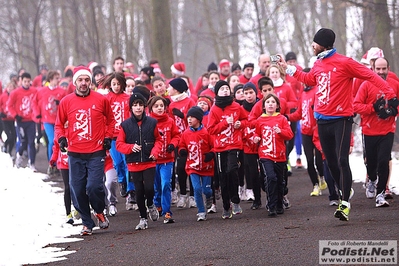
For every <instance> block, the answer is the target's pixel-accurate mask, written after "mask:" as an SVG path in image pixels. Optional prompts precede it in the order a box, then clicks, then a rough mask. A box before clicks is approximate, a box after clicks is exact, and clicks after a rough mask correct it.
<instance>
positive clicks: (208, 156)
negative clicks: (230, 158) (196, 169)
mask: <svg viewBox="0 0 399 266" xmlns="http://www.w3.org/2000/svg"><path fill="white" fill-rule="evenodd" d="M214 157H215V154H214V153H213V152H207V153H205V159H204V162H206V163H207V162H210V161H211V160H212V159H213V158H214Z"/></svg>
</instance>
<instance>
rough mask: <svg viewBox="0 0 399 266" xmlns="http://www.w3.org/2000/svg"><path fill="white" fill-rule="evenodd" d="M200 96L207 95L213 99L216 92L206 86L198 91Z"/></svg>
mask: <svg viewBox="0 0 399 266" xmlns="http://www.w3.org/2000/svg"><path fill="white" fill-rule="evenodd" d="M200 96H209V97H211V99H215V96H216V94H215V91H213V90H211V89H210V88H207V89H205V90H203V91H202V92H201V93H200Z"/></svg>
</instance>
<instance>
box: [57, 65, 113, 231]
mask: <svg viewBox="0 0 399 266" xmlns="http://www.w3.org/2000/svg"><path fill="white" fill-rule="evenodd" d="M91 81H92V74H91V72H90V69H88V68H87V67H84V66H79V67H76V68H75V69H74V74H73V83H74V85H75V86H76V89H75V92H74V93H71V94H68V95H67V96H65V97H64V98H63V99H62V100H61V102H60V105H59V109H58V113H57V119H56V123H55V137H56V138H57V139H58V143H59V145H60V150H61V151H62V152H67V151H68V160H69V180H70V181H69V182H70V185H71V196H72V201H73V205H74V206H75V209H76V210H77V211H78V212H79V213H80V215H81V217H82V222H83V229H82V231H81V235H91V234H92V229H93V227H94V226H95V223H94V221H93V220H92V219H91V214H90V206H91V207H92V208H93V209H94V211H95V213H96V217H97V219H98V225H99V227H100V228H102V229H106V228H108V226H109V221H108V219H107V217H106V216H105V215H104V213H103V211H104V209H105V191H104V181H103V175H104V158H105V151H106V150H109V149H110V148H111V140H112V136H113V133H114V128H115V119H114V115H113V113H112V110H111V105H110V103H109V101H108V100H107V98H106V97H104V96H103V95H101V94H99V93H97V92H95V91H91V90H90V84H91ZM66 136H68V140H67V139H66ZM67 148H68V150H67Z"/></svg>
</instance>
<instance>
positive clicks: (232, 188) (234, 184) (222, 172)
mask: <svg viewBox="0 0 399 266" xmlns="http://www.w3.org/2000/svg"><path fill="white" fill-rule="evenodd" d="M238 152H239V150H229V151H223V152H218V153H217V164H216V167H217V170H218V175H219V180H220V189H221V192H222V200H223V209H225V210H229V209H230V201H231V202H233V203H236V204H238V203H240V198H239V197H238V183H239V180H238Z"/></svg>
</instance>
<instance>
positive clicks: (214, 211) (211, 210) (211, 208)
mask: <svg viewBox="0 0 399 266" xmlns="http://www.w3.org/2000/svg"><path fill="white" fill-rule="evenodd" d="M207 212H208V213H216V212H217V210H216V205H215V204H213V203H212V206H211V207H210V208H209V209H208V211H207Z"/></svg>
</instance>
